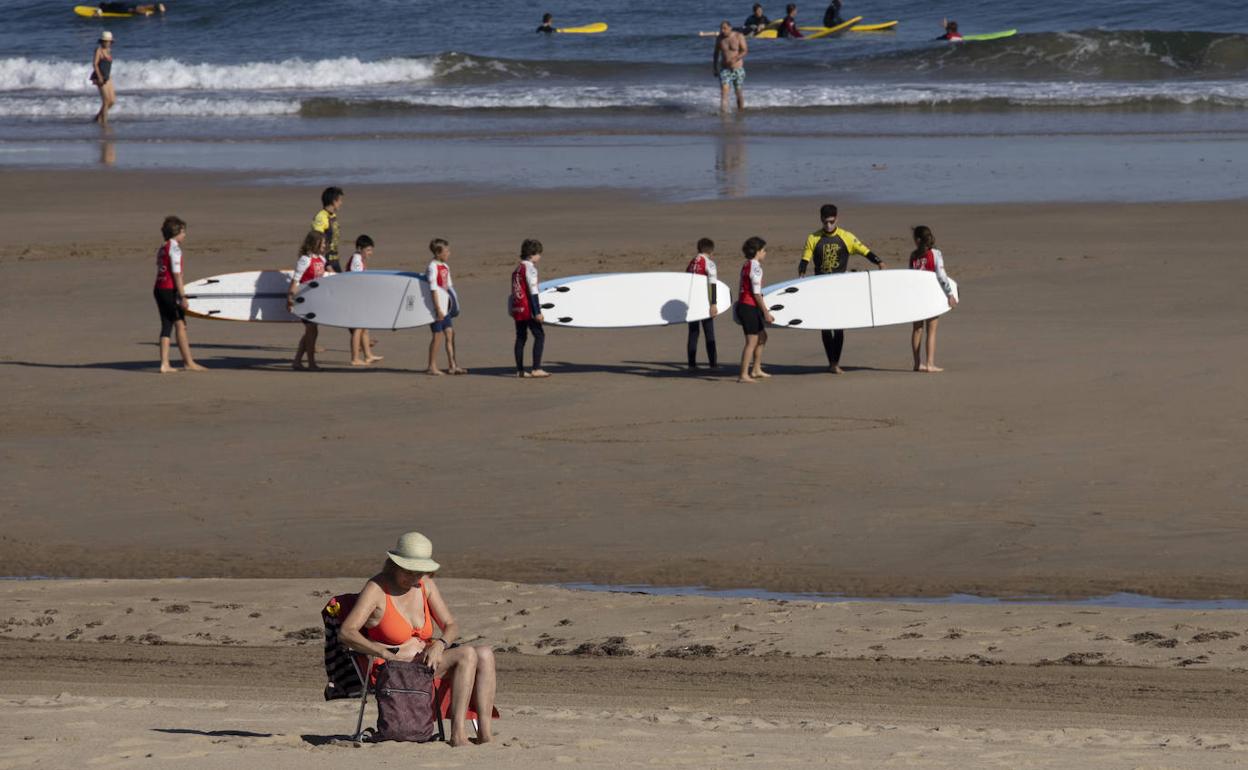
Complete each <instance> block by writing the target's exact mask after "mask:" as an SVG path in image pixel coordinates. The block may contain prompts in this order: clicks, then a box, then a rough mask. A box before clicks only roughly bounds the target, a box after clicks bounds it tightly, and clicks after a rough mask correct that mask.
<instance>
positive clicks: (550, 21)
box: [537, 13, 558, 35]
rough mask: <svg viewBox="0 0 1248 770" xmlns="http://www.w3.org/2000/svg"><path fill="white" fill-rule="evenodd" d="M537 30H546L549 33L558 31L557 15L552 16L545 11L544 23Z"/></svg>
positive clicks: (543, 15)
mask: <svg viewBox="0 0 1248 770" xmlns="http://www.w3.org/2000/svg"><path fill="white" fill-rule="evenodd" d="M537 31H538V32H545V33H546V34H548V35H549V34H552V33H554V32H557V31H558V30H556V29H555V17H554V16H551V15H550V14H549V13H543V14H542V23H541V26H539V27H538V28H537Z"/></svg>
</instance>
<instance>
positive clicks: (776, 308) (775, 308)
mask: <svg viewBox="0 0 1248 770" xmlns="http://www.w3.org/2000/svg"><path fill="white" fill-rule="evenodd" d="M771 309H772V310H784V305H772V306H771Z"/></svg>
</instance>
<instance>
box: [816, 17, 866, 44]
mask: <svg viewBox="0 0 1248 770" xmlns="http://www.w3.org/2000/svg"><path fill="white" fill-rule="evenodd" d="M860 21H862V17H861V16H855V17H854V18H852V19H850V20H848V21H843V22H841V23H840V24H837V25H836V26H835V27H828V28H826V29H824V30H822V31H821V32H816V33H814V34H813V35H807V36H806V39H807V40H818V39H819V38H821V37H827V36H828V35H835V34H836V33H837V32H844V31H845V30H847V29H849V28H850V27H852V26H854V25H855V24H857V23H858V22H860Z"/></svg>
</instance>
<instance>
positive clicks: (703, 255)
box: [685, 238, 719, 371]
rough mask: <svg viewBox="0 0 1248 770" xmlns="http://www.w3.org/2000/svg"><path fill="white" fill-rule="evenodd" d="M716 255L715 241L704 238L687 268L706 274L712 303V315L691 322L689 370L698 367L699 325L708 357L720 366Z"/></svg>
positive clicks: (695, 273)
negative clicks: (717, 354) (716, 327)
mask: <svg viewBox="0 0 1248 770" xmlns="http://www.w3.org/2000/svg"><path fill="white" fill-rule="evenodd" d="M714 255H715V241H712V240H711V239H710V238H702V239H700V240H699V241H698V255H697V256H696V257H694V258H693V259H692V260H690V262H689V266H688V267H686V268H685V272H686V273H693V274H694V275H705V276H706V291H707V299H709V300H710V303H711V317H710V318H707V319H705V320H703V321H690V322H689V344H688V346H687V347H688V353H689V371H693V370H695V369H697V368H698V328H699V326H700V327H701V329H702V330H703V331H705V332H706V357H707V359H708V360H709V361H710V365H711V368H712V369H714V368H716V367H718V366H719V358H718V356H716V354H715V316H716V314H718V312H719V306H718V299H719V298H718V297H716V296H715V281H716V280H717V279H718V278H719V273H718V272H717V271H716V269H715V260H713V259H711V257H713V256H714Z"/></svg>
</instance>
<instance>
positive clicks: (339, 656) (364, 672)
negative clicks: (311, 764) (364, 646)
mask: <svg viewBox="0 0 1248 770" xmlns="http://www.w3.org/2000/svg"><path fill="white" fill-rule="evenodd" d="M357 596H358V594H339V595H338V596H335V597H333V598H332V599H330V600H329V601H328V602H327V603H326V604H325V607H324V608H322V609H321V623H322V625H323V626H324V631H325V676H326V678H327V679H328V682H327V683H326V684H325V693H324V694H325V700H338V699H342V698H359V699H360V711H359V715H358V717H357V718H356V722H355V732H354V733H353V734H352V736H351V740H352V741H354V742H356V743H360V742H361V741H362V740H363V736H364V733H365V729H364V711H365V709H366V708H367V706H368V693H369V691H370V690H374V692H375V688H374V684H375V683H376V682H375V680H374V679H373V668H374V663H375V661H374V660H373V658H372V656H369V655H360V654H359V653H356V652H352V651H351V650H349V649H347V647H346V646H345V645H344V644H343V643H342V640H341V639H339V638H338V629H339V627H340V626H341V625H342V620H343V618H345V617H346V616H347V615H348V614H349V613H350V612H351V608H352V607H354V606H355V599H356V597H357ZM433 699H434V708H433V717H434V721H435V722H436V723H437V727H438V740H439V741H445V740H446V729H445V724H444V722H445V720H447V719H450V718H451V683H450V682H448V681H446V680H444V679H438V678H436V677H435V678H434V680H433ZM493 715H494V716H495V717H498V716H499V713H498V709H494V710H493ZM468 720H469V721H470V722H472V729H473V731H474V732H475V731H476V729H477V712H476V710H475V709H474V708H473V705H472V704H469V708H468Z"/></svg>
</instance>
